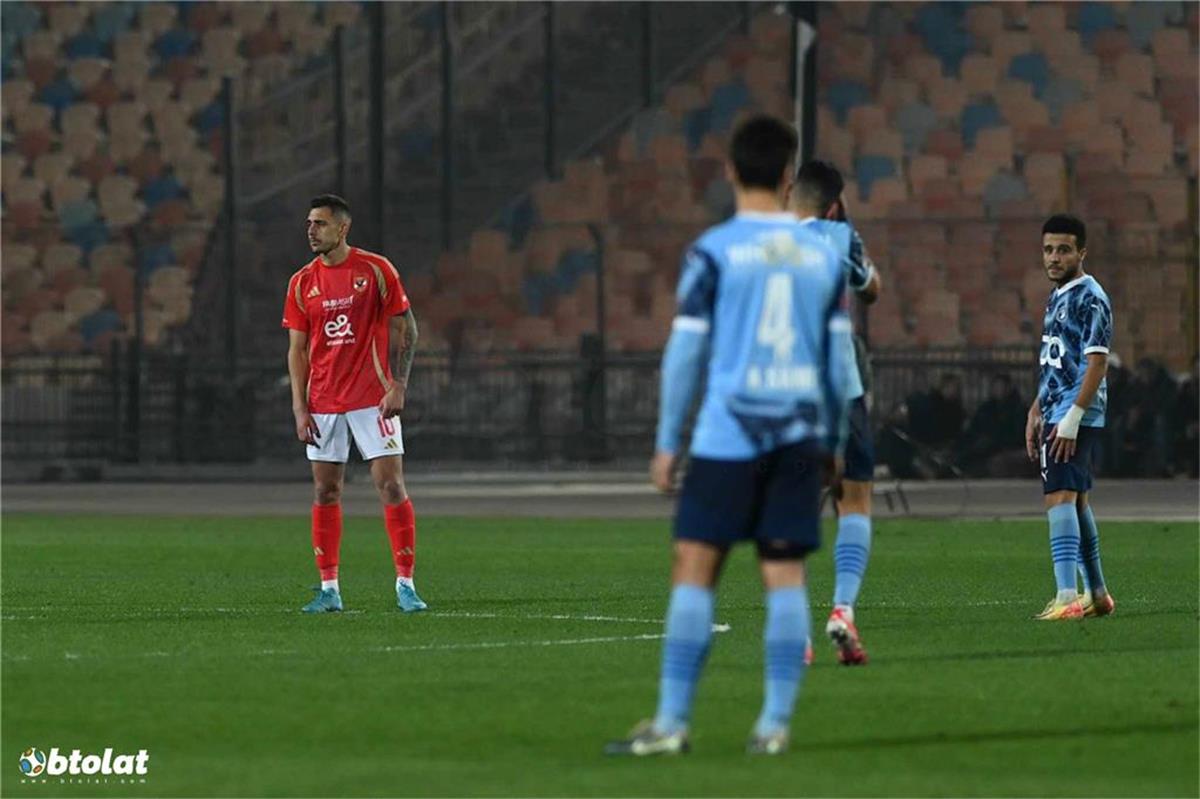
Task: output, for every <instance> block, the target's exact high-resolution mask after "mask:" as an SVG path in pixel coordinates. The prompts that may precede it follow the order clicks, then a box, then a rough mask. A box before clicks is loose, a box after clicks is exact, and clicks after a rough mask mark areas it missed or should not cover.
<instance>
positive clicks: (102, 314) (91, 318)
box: [79, 308, 121, 344]
mask: <svg viewBox="0 0 1200 799" xmlns="http://www.w3.org/2000/svg"><path fill="white" fill-rule="evenodd" d="M120 329H121V315H120V314H118V313H117V312H116V311H114V310H113V309H112V308H101V309H100V310H98V311H93V312H92V313H90V314H88V315H87V316H85V317H83V318H82V319H80V320H79V334H80V335H81V336H83V340H84V341H86V342H87V343H89V344H91V343H92V341H93V340H95V338H96V337H97V336H99V335H101V334H102V333H111V332H112V331H114V330H120Z"/></svg>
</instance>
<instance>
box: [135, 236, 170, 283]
mask: <svg viewBox="0 0 1200 799" xmlns="http://www.w3.org/2000/svg"><path fill="white" fill-rule="evenodd" d="M177 260H178V259H177V258H176V257H175V250H174V249H173V248H172V247H171V245H170V244H154V245H151V246H149V247H144V248H143V249H142V251H141V257H140V258H138V267H139V268H140V269H141V270H142V274H143V275H149V274H150V273H151V272H153V271H154V270H155V269H158V268H159V267H160V266H171V265H172V264H174V263H175V262H176V261H177Z"/></svg>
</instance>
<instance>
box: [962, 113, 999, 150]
mask: <svg viewBox="0 0 1200 799" xmlns="http://www.w3.org/2000/svg"><path fill="white" fill-rule="evenodd" d="M1003 124H1004V118H1003V116H1002V115H1001V113H1000V109H999V108H998V107H996V105H995V104H993V103H991V102H982V103H972V104H971V105H968V106H966V107H965V108H964V109H963V111H962V117H961V121H960V127H961V130H962V138H963V141H964V142H965V143H966V146H967V147H968V148H970V147H973V146H974V144H975V137H976V136H977V135H978V134H979V132H980V131H981V130H983V129H985V128H989V127H996V126H999V125H1003Z"/></svg>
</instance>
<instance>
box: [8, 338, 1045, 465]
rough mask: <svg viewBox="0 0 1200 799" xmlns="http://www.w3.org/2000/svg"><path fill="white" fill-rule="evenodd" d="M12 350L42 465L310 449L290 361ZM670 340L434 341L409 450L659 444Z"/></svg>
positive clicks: (13, 382)
mask: <svg viewBox="0 0 1200 799" xmlns="http://www.w3.org/2000/svg"><path fill="white" fill-rule="evenodd" d="M135 355H136V353H134V352H132V351H130V350H129V349H125V348H122V347H121V346H120V345H114V348H113V351H112V352H111V353H109V354H108V357H106V358H102V357H100V356H83V357H48V356H47V357H43V356H35V357H32V358H16V359H13V358H10V359H6V360H5V362H4V363H3V365H2V366H3V368H2V369H0V391H2V395H0V396H2V399H3V441H2V444H3V448H2V451H3V457H4V459H5V460H6V461H10V462H21V463H22V464H23V465H26V466H28V465H29V464H30V463H31V462H35V463H36V462H41V463H50V464H53V463H61V464H70V463H88V464H101V465H102V464H105V463H190V464H202V463H234V462H255V461H262V460H276V459H286V458H293V457H298V456H299V455H300V452H299V449H300V445H299V444H298V442H296V440H295V431H294V425H293V422H292V417H291V412H290V407H291V395H290V389H289V388H288V378H287V368H286V365H285V363H284V359H283V357H282V354H281V355H280V357H279V358H277V359H271V360H265V361H264V360H255V361H249V360H248V361H244V362H243V363H241V364H239V367H238V380H237V381H236V382H235V383H230V382H229V380H228V379H227V365H226V364H224V363H223V362H221V361H219V360H203V359H198V358H195V357H189V356H187V355H166V354H161V353H153V354H144V355H143V358H142V362H141V363H138V362H136V360H135ZM1034 355H1035V353H1033V352H1032V350H1025V349H1011V348H1010V349H998V350H974V351H972V350H946V351H903V352H897V351H892V352H887V351H885V352H880V353H877V354H876V355H875V357H874V362H873V371H874V386H875V387H874V405H875V407H876V408H879V409H883V408H890V407H891V406H892V405H894V404H895V403H897V402H899V401H901V400H902V399H903V398H904V397H905V396H907V395H908V394H909V393H911V392H912V391H913V390H915V389H916V388H918V387H923V386H925V385H926V383H925V381H926V380H927V378H928V376H930V375H931V374H939V375H940V374H944V373H952V374H955V375H958V376H959V377H960V378H961V379H962V385H963V386H964V389H965V397H964V401H965V403H966V407H967V409H968V410H970V409H971V408H973V407H974V406H975V405H976V404H978V402H980V401H982V399H983V398H984V397H983V392H984V391H986V387H987V385H988V380H987V378H989V377H990V376H992V375H994V374H997V373H1001V372H1002V373H1005V374H1008V375H1009V376H1010V377H1011V378H1012V379H1013V381H1014V383H1015V385H1017V386H1018V388H1019V389H1020V390H1021V391H1022V396H1030V395H1029V393H1028V391H1029V384H1030V381H1031V379H1032V377H1031V376H1032V375H1033V373H1034V365H1035V364H1036V360H1035V358H1034ZM659 358H660V354H659V353H657V352H647V353H632V354H613V353H608V354H602V353H601V352H600V350H599V349H598V348H597V347H595V346H594V342H593V344H592V345H588V346H585V347H584V348H583V349H581V351H580V352H579V353H561V352H560V353H508V352H476V353H471V354H469V355H460V356H455V355H453V354H451V353H448V352H441V353H423V354H421V355H420V356H419V357H418V358H417V362H416V365H415V366H414V369H413V379H412V384H411V387H410V389H409V394H408V401H407V406H406V409H405V413H404V415H403V417H402V418H403V421H404V436H405V447H406V450H407V453H408V454H407V457H408V458H409V459H416V460H419V461H423V462H437V461H445V462H471V461H476V462H481V463H518V462H531V463H555V462H560V463H585V462H609V461H629V460H630V459H636V458H641V457H643V456H645V455H648V454H649V451H650V449H651V448H652V446H653V440H654V428H655V424H656V421H657V414H658V388H659V385H658V381H659Z"/></svg>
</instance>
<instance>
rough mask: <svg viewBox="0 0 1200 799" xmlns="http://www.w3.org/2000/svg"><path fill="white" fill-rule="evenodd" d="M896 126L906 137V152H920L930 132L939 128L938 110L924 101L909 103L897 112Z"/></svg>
mask: <svg viewBox="0 0 1200 799" xmlns="http://www.w3.org/2000/svg"><path fill="white" fill-rule="evenodd" d="M896 126H897V127H898V128H900V135H901V136H902V137H903V138H904V152H906V153H915V152H919V151H920V150H921V149H922V148H923V147H924V146H925V137H926V136H928V135H929V132H930V131H932V130H937V126H938V116H937V112H936V111H934V110H933V109H932V108H930V107H929V106H928V105H926V104H925V103H922V102H916V103H909V104H908V105H906V106H904V107H903V108H901V109H900V110H899V111H897V112H896Z"/></svg>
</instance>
